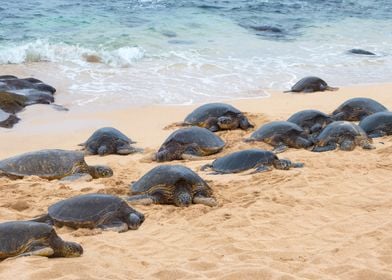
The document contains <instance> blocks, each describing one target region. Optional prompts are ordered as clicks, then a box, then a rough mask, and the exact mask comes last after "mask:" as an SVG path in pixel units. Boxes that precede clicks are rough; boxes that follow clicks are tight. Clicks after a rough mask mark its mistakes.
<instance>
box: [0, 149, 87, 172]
mask: <svg viewBox="0 0 392 280" xmlns="http://www.w3.org/2000/svg"><path fill="white" fill-rule="evenodd" d="M76 167H79V168H81V171H82V170H83V169H85V170H86V171H87V168H88V166H87V164H86V162H85V161H84V155H83V153H82V152H77V151H66V150H58V149H48V150H40V151H35V152H28V153H24V154H21V155H17V156H14V157H11V158H7V159H3V160H1V161H0V171H2V172H4V173H6V174H8V175H14V176H22V177H23V176H29V175H35V176H39V177H41V178H46V179H60V178H63V177H66V176H68V175H71V174H72V173H73V171H74V170H75V168H76Z"/></svg>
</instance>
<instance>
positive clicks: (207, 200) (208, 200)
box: [193, 195, 218, 207]
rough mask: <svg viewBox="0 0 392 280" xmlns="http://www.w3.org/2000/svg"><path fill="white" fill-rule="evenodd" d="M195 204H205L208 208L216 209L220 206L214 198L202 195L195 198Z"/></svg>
mask: <svg viewBox="0 0 392 280" xmlns="http://www.w3.org/2000/svg"><path fill="white" fill-rule="evenodd" d="M193 203H194V204H204V205H206V206H210V207H214V206H217V205H218V202H217V201H216V200H215V199H214V198H212V197H206V196H202V195H197V196H194V197H193Z"/></svg>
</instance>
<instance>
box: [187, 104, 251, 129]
mask: <svg viewBox="0 0 392 280" xmlns="http://www.w3.org/2000/svg"><path fill="white" fill-rule="evenodd" d="M183 124H185V125H196V126H200V127H204V128H207V129H209V130H211V131H213V132H215V131H219V130H226V129H236V128H241V129H244V130H246V129H248V128H252V127H253V125H251V124H250V123H249V121H248V119H247V118H246V117H245V116H244V114H242V113H241V111H239V110H238V109H236V108H234V107H233V106H231V105H229V104H225V103H209V104H204V105H202V106H200V107H198V108H196V109H195V110H194V111H193V112H192V113H190V114H189V115H188V116H187V117H186V118H185V120H184V123H183Z"/></svg>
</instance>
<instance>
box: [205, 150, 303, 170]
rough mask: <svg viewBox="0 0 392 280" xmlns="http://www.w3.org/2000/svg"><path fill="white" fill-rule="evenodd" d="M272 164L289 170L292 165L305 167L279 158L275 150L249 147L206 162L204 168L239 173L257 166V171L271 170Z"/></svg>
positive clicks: (277, 167)
mask: <svg viewBox="0 0 392 280" xmlns="http://www.w3.org/2000/svg"><path fill="white" fill-rule="evenodd" d="M271 166H273V167H275V168H276V169H282V170H288V169H290V168H291V167H294V168H298V167H303V163H292V162H291V161H289V160H287V159H279V158H278V157H277V156H276V155H275V154H274V153H273V152H271V151H265V150H260V149H249V150H243V151H238V152H234V153H231V154H228V155H226V156H224V157H221V158H218V159H216V160H214V161H213V162H212V163H211V164H206V165H204V166H203V167H202V170H205V169H207V168H211V169H212V170H214V171H215V172H217V173H218V174H226V173H238V172H241V171H245V170H248V169H252V168H255V171H254V172H252V173H256V172H262V171H267V170H271Z"/></svg>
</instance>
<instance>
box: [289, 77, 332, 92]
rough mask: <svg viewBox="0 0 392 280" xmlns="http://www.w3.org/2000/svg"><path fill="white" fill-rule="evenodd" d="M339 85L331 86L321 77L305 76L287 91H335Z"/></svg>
mask: <svg viewBox="0 0 392 280" xmlns="http://www.w3.org/2000/svg"><path fill="white" fill-rule="evenodd" d="M338 89H339V88H337V87H330V86H329V85H328V84H327V83H326V82H325V81H324V80H322V79H320V78H319V77H313V76H310V77H305V78H302V79H301V80H299V81H298V82H297V83H296V84H295V85H293V86H292V87H291V90H287V91H285V92H305V93H308V92H315V91H325V90H330V91H335V90H338Z"/></svg>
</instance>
